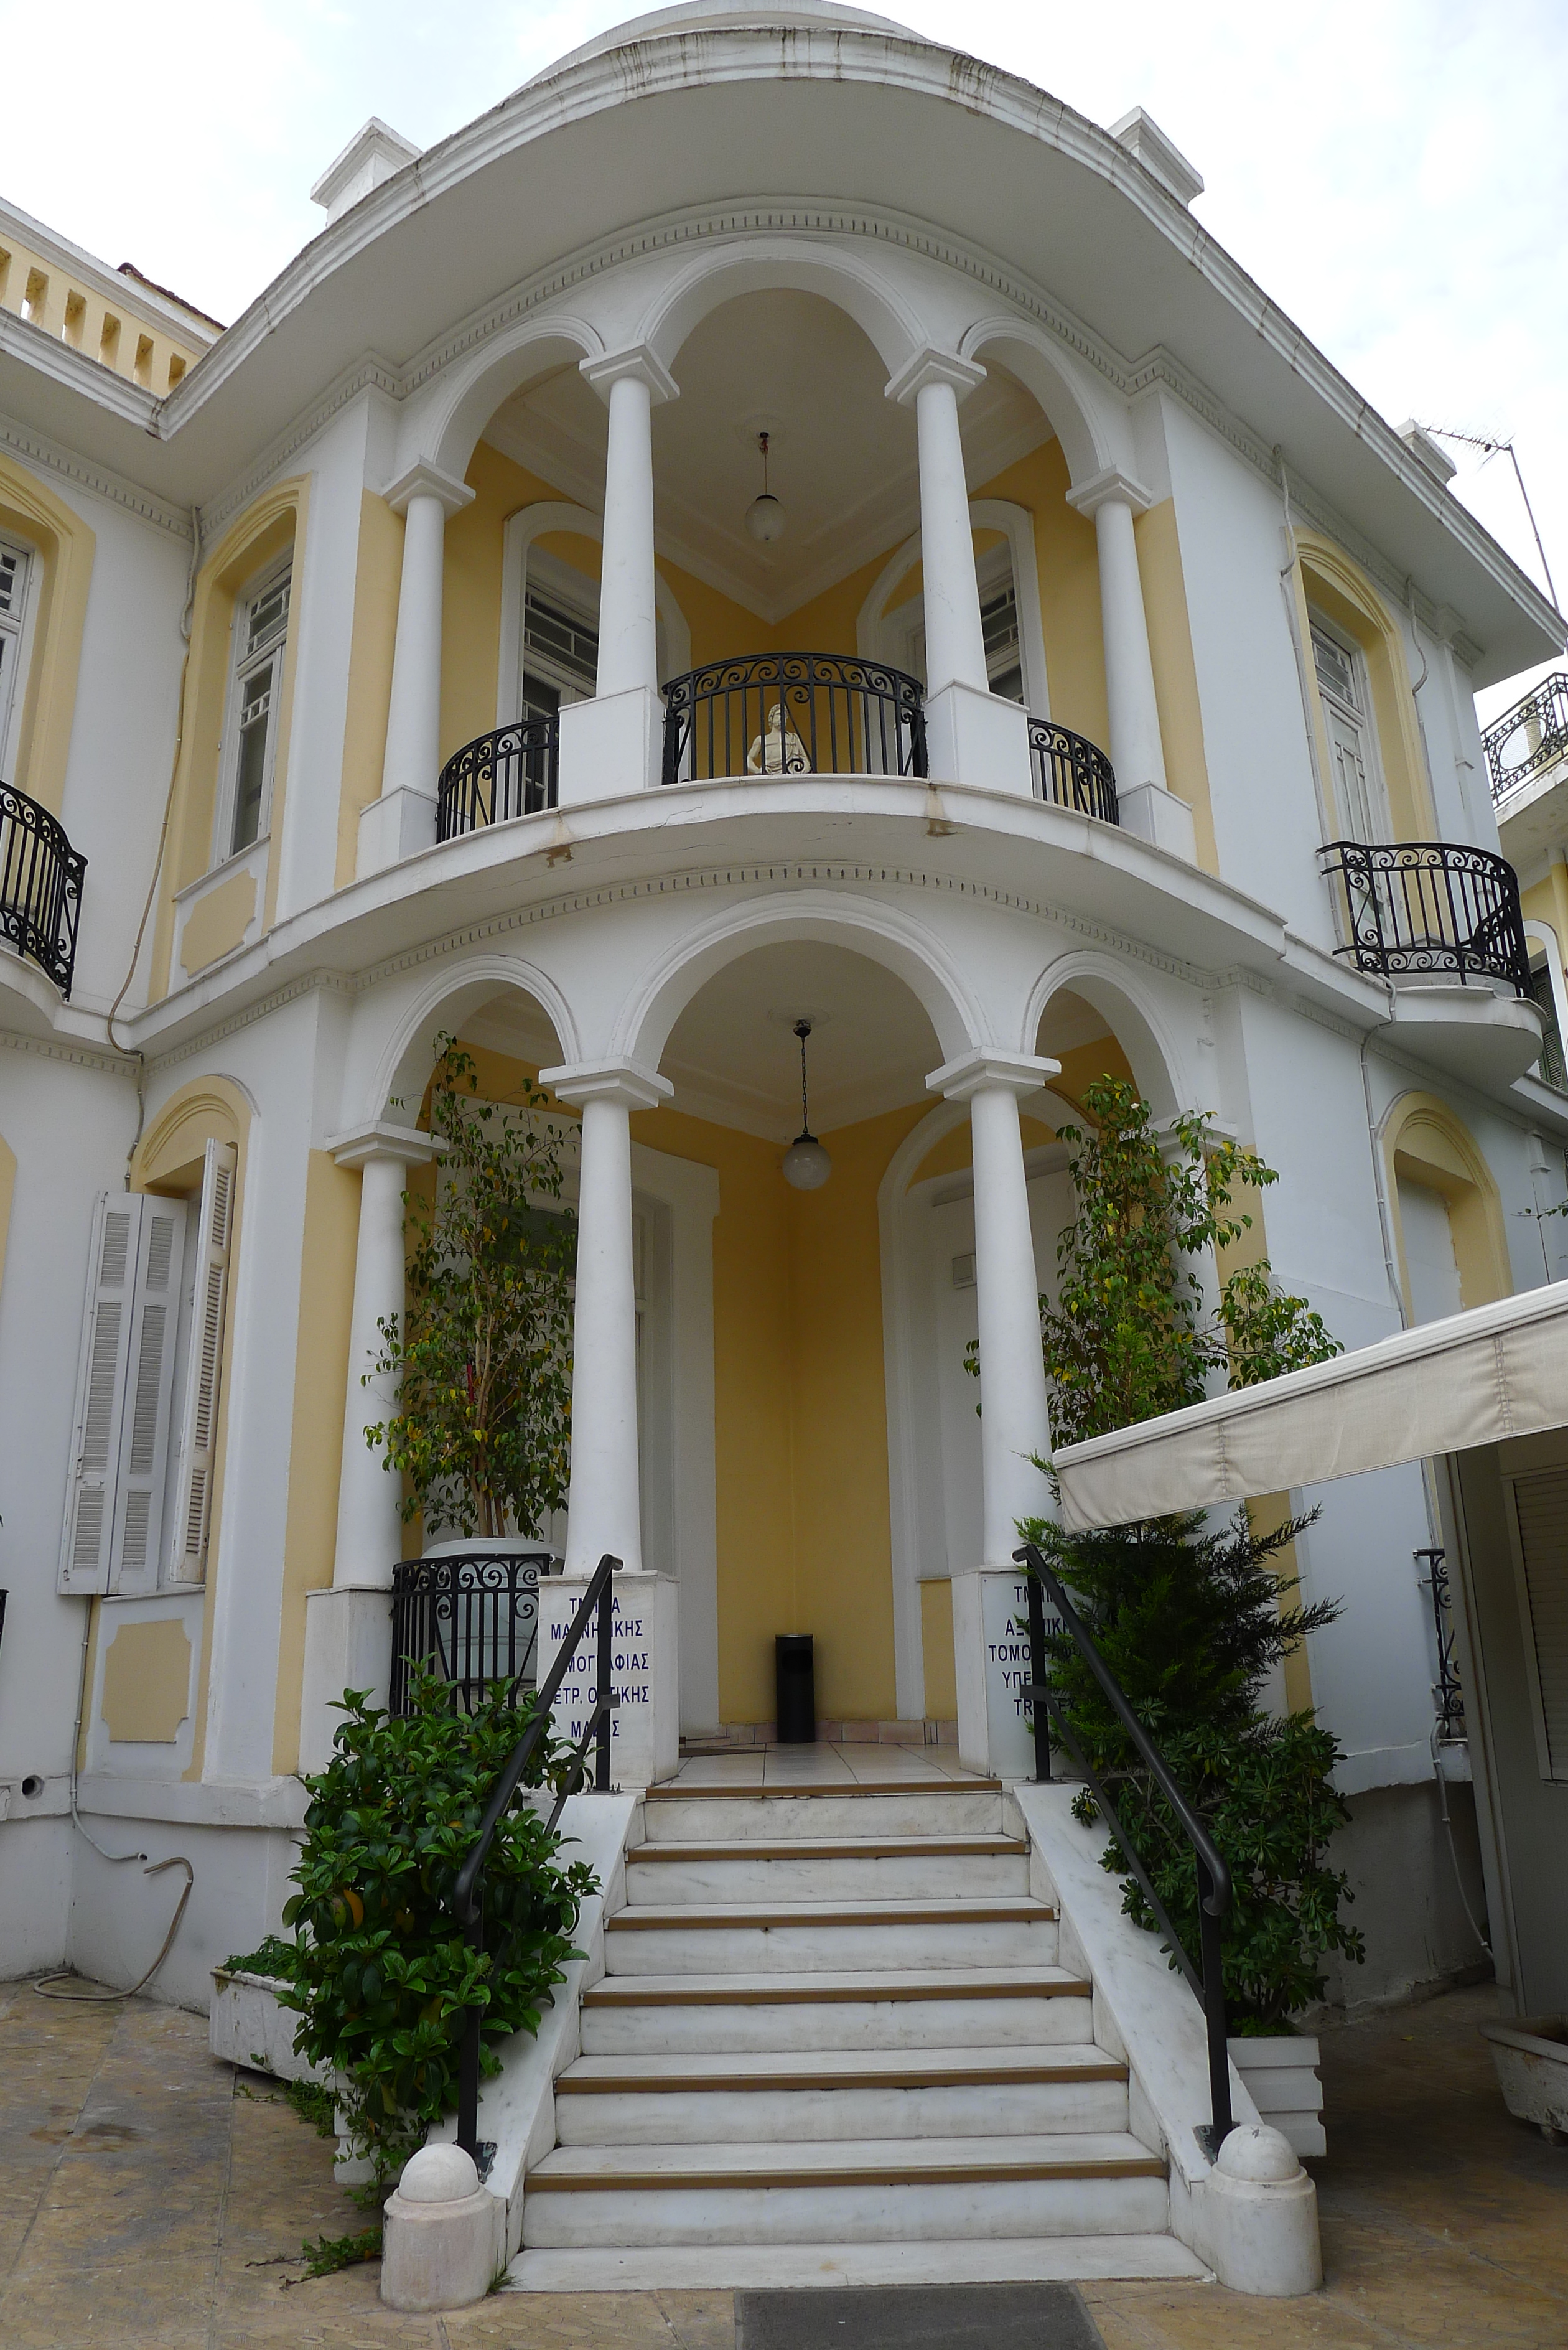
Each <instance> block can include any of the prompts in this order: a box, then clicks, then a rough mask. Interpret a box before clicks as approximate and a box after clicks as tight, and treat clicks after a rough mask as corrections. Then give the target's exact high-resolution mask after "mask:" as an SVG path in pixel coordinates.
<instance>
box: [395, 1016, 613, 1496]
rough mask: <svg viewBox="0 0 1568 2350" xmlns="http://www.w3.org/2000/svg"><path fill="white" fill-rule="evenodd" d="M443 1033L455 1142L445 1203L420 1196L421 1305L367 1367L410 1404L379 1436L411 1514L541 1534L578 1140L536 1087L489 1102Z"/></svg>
mask: <svg viewBox="0 0 1568 2350" xmlns="http://www.w3.org/2000/svg"><path fill="white" fill-rule="evenodd" d="M439 1043H440V1046H441V1060H440V1062H439V1063H438V1065H437V1069H436V1075H435V1080H434V1083H433V1085H432V1087H431V1132H432V1133H437V1134H441V1135H442V1136H444V1137H445V1139H446V1149H445V1153H444V1158H443V1164H442V1167H441V1177H440V1180H439V1182H438V1186H437V1191H436V1197H435V1200H434V1201H433V1203H432V1202H431V1201H428V1200H426V1199H424V1198H422V1197H421V1196H419V1195H418V1194H415V1193H412V1192H410V1193H407V1194H405V1201H406V1204H407V1209H408V1217H407V1226H406V1229H407V1230H408V1232H409V1234H410V1239H411V1242H412V1248H411V1251H410V1257H409V1266H408V1303H407V1305H406V1308H405V1310H404V1312H403V1313H402V1314H401V1315H397V1314H392V1315H387V1316H385V1317H384V1318H383V1319H382V1321H381V1322H380V1324H379V1328H380V1333H381V1355H380V1358H379V1361H378V1362H377V1364H376V1366H375V1369H374V1371H373V1372H371V1373H369V1374H368V1375H367V1383H368V1382H369V1378H389V1379H390V1380H392V1381H393V1382H394V1383H395V1386H396V1392H397V1397H398V1409H397V1410H396V1411H395V1412H394V1413H393V1414H392V1416H391V1417H390V1418H389V1419H387V1420H386V1421H384V1422H382V1423H380V1424H379V1425H378V1426H376V1427H374V1428H371V1429H369V1430H367V1431H366V1437H367V1441H368V1442H369V1444H370V1445H371V1446H372V1447H375V1446H380V1447H382V1448H383V1449H384V1450H385V1452H386V1466H387V1469H388V1470H389V1471H390V1472H393V1473H396V1474H400V1476H401V1477H402V1480H403V1487H404V1492H403V1501H402V1513H403V1516H404V1518H405V1520H408V1519H412V1518H414V1517H415V1516H417V1515H419V1514H420V1513H421V1512H422V1513H424V1517H425V1523H426V1528H427V1531H430V1530H432V1529H435V1528H441V1529H443V1530H445V1531H447V1532H448V1533H450V1534H454V1535H459V1536H468V1537H474V1536H478V1537H480V1538H481V1539H488V1540H491V1541H493V1540H495V1539H497V1538H504V1537H505V1536H507V1535H508V1534H511V1533H513V1532H514V1531H515V1532H516V1533H517V1534H521V1535H522V1536H524V1538H526V1537H528V1536H532V1535H535V1534H537V1533H538V1530H539V1528H540V1527H541V1525H542V1524H543V1523H544V1522H545V1519H546V1518H547V1517H548V1515H549V1513H551V1511H553V1510H558V1509H561V1508H563V1507H564V1506H565V1503H566V1483H567V1471H568V1462H569V1451H570V1436H571V1360H572V1357H571V1342H572V1302H571V1282H572V1269H573V1264H574V1263H575V1258H576V1227H575V1224H574V1222H573V1221H572V1219H571V1218H570V1217H569V1216H567V1215H566V1214H564V1213H563V1212H562V1211H559V1210H558V1209H552V1208H551V1207H549V1206H548V1205H546V1204H543V1203H545V1202H549V1201H558V1200H559V1198H560V1196H561V1179H562V1164H561V1161H562V1149H563V1139H564V1138H563V1135H562V1132H561V1129H560V1128H559V1127H558V1125H556V1123H554V1122H553V1121H551V1120H550V1119H549V1118H546V1117H545V1115H544V1114H543V1113H544V1112H545V1107H546V1104H545V1096H544V1095H543V1094H541V1093H539V1092H538V1091H537V1090H536V1089H535V1087H524V1089H523V1093H522V1097H521V1099H520V1101H516V1102H514V1104H510V1105H503V1104H501V1103H498V1102H493V1101H487V1100H483V1099H482V1098H481V1097H480V1094H479V1077H478V1071H477V1069H476V1067H475V1066H474V1063H473V1061H472V1057H471V1056H470V1055H469V1054H467V1053H466V1052H464V1051H463V1050H462V1047H461V1046H460V1045H458V1044H457V1043H456V1041H455V1039H454V1038H452V1036H449V1035H443V1036H442V1037H441V1038H440V1040H439Z"/></svg>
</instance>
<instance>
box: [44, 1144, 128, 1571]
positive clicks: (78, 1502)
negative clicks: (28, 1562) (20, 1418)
mask: <svg viewBox="0 0 1568 2350" xmlns="http://www.w3.org/2000/svg"><path fill="white" fill-rule="evenodd" d="M141 1205H142V1203H141V1201H140V1197H139V1196H138V1195H137V1194H136V1193H134V1192H116V1191H105V1192H102V1193H101V1194H100V1195H99V1202H98V1206H97V1208H96V1209H95V1211H94V1213H93V1228H92V1255H91V1258H90V1260H89V1263H90V1264H91V1268H92V1269H91V1272H90V1274H88V1295H87V1312H86V1315H85V1318H84V1321H83V1325H82V1346H81V1358H80V1362H79V1365H78V1371H77V1403H76V1414H75V1419H74V1420H73V1423H72V1428H71V1467H70V1483H69V1487H68V1489H67V1498H66V1523H65V1531H64V1534H63V1537H62V1540H61V1544H60V1568H59V1588H60V1590H61V1591H65V1592H82V1593H94V1592H103V1591H107V1590H108V1589H109V1538H110V1535H111V1534H112V1532H113V1528H114V1489H115V1483H116V1480H117V1477H118V1474H119V1448H120V1420H121V1417H122V1412H121V1407H122V1405H123V1402H124V1399H125V1367H126V1342H127V1340H128V1338H129V1336H130V1321H131V1301H132V1296H133V1294H134V1290H135V1285H136V1261H137V1253H138V1244H139V1243H140V1237H141Z"/></svg>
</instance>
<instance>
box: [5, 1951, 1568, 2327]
mask: <svg viewBox="0 0 1568 2350" xmlns="http://www.w3.org/2000/svg"><path fill="white" fill-rule="evenodd" d="M1493 2007H1494V1998H1493V1994H1492V1993H1491V1992H1490V1990H1485V1989H1483V1990H1480V1991H1458V1992H1453V1993H1451V1994H1449V1996H1447V1997H1445V1998H1443V1999H1440V2000H1434V2001H1432V2002H1430V2003H1429V2004H1428V2005H1425V2006H1422V2007H1417V2008H1411V2009H1405V2010H1402V2011H1399V2012H1396V2013H1393V2014H1391V2015H1386V2016H1383V2017H1380V2018H1377V2019H1376V2020H1375V2021H1372V2022H1364V2023H1357V2024H1353V2025H1349V2026H1346V2027H1345V2028H1343V2029H1341V2030H1338V2031H1335V2032H1333V2033H1329V2034H1327V2035H1326V2036H1325V2046H1324V2074H1325V2076H1326V2082H1327V2092H1328V2127H1329V2136H1330V2141H1331V2143H1332V2145H1333V2147H1334V2152H1333V2154H1332V2156H1331V2157H1330V2158H1329V2159H1328V2160H1327V2161H1326V2162H1324V2163H1321V2164H1317V2165H1315V2166H1314V2168H1315V2170H1316V2173H1317V2177H1318V2183H1319V2190H1320V2196H1321V2201H1322V2210H1323V2220H1324V2254H1325V2259H1326V2262H1327V2269H1328V2282H1327V2284H1326V2286H1325V2288H1324V2291H1323V2292H1322V2293H1317V2294H1314V2296H1313V2297H1312V2298H1311V2299H1310V2300H1307V2301H1302V2302H1289V2303H1285V2302H1258V2301H1248V2300H1244V2299H1242V2298H1241V2297H1240V2296H1238V2295H1235V2294H1232V2293H1223V2292H1221V2291H1220V2289H1219V2288H1218V2287H1216V2286H1204V2285H1137V2284H1127V2285H1098V2286H1091V2287H1089V2288H1087V2289H1086V2291H1085V2300H1086V2301H1087V2303H1088V2305H1089V2308H1090V2310H1091V2312H1092V2314H1093V2315H1094V2318H1095V2320H1096V2324H1098V2326H1099V2328H1100V2332H1101V2334H1102V2335H1103V2337H1104V2340H1105V2343H1106V2350H1265V2345H1266V2350H1428V2345H1433V2350H1436V2345H1441V2350H1563V2345H1565V2344H1568V2148H1552V2147H1548V2146H1547V2145H1546V2144H1545V2143H1544V2141H1543V2140H1542V2138H1541V2137H1539V2136H1538V2135H1536V2134H1535V2133H1534V2132H1533V2131H1531V2130H1528V2129H1526V2128H1525V2127H1524V2126H1522V2125H1521V2124H1518V2123H1514V2122H1511V2121H1510V2120H1509V2118H1508V2116H1506V2114H1505V2113H1504V2112H1503V2109H1502V2106H1501V2101H1500V2099H1499V2097H1498V2095H1497V2090H1496V2085H1495V2083H1494V2080H1493V2076H1492V2071H1491V2063H1490V2056H1489V2054H1488V2053H1487V2050H1486V2047H1485V2044H1484V2043H1482V2041H1481V2040H1480V2036H1479V2034H1478V2033H1477V2030H1476V2026H1477V2024H1478V2023H1479V2022H1480V2019H1481V2018H1482V2016H1484V2015H1487V2014H1489V2013H1490V2012H1493ZM362 2225H363V2220H362V2219H361V2216H360V2214H359V2213H358V2211H357V2210H355V2209H354V2207H353V2205H352V2204H350V2203H349V2201H348V2199H347V2197H346V2196H344V2195H342V2194H341V2193H340V2192H339V2191H338V2190H337V2189H336V2188H335V2187H334V2185H333V2183H332V2175H331V2153H330V2148H329V2147H328V2146H327V2143H325V2142H324V2141H323V2140H321V2139H319V2138H317V2137H315V2136H314V2135H313V2134H312V2133H311V2132H310V2131H308V2130H307V2129H306V2127H305V2126H304V2125H303V2124H301V2123H300V2122H299V2121H297V2120H296V2117H295V2115H294V2113H293V2111H292V2109H291V2108H290V2107H289V2106H286V2104H285V2103H284V2102H283V2101H282V2099H281V2098H280V2097H276V2096H275V2095H273V2094H272V2093H271V2092H270V2089H269V2086H268V2085H267V2084H266V2083H265V2082H263V2081H261V2080H260V2079H259V2078H257V2077H255V2076H254V2075H248V2074H241V2075H239V2076H237V2077H236V2076H235V2075H234V2074H232V2073H231V2071H230V2069H229V2067H228V2066H226V2065H221V2064H215V2063H214V2062H213V2059H212V2058H211V2057H210V2056H209V2055H208V2054H207V2048H206V2037H205V2027H204V2025H203V2024H202V2022H201V2021H200V2020H199V2019H197V2018H195V2017H192V2016H189V2015H185V2014H182V2013H180V2012H177V2011H175V2010H172V2009H170V2008H165V2007H159V2006H156V2005H154V2004H153V2003H152V2002H150V2001H147V2000H137V2001H133V2002H130V2005H129V2006H113V2007H107V2006H106V2007H86V2006H67V2005H65V2004H63V2003H59V2002H45V2001H43V2000H42V1999H39V1998H38V1997H36V1995H35V1994H34V1992H33V1991H31V1990H30V1989H29V1988H28V1987H27V1986H26V1984H8V1985H0V2344H4V2345H5V2350H87V2345H93V2344H96V2343H103V2344H113V2345H117V2350H151V2345H158V2350H250V2345H257V2350H260V2345H285V2344H286V2345H290V2350H294V2345H298V2350H309V2345H335V2346H340V2350H381V2345H409V2350H736V2334H735V2322H734V2311H733V2306H732V2297H731V2296H730V2295H729V2294H728V2293H657V2294H655V2293H621V2294H602V2295H600V2294H594V2295H584V2296H581V2297H577V2298H570V2299H568V2298H566V2297H561V2298H545V2297H535V2296H532V2295H527V2296H524V2295H507V2296H502V2297H498V2298H496V2299H493V2300H491V2301H488V2302H486V2303H483V2304H482V2305H481V2306H480V2307H479V2308H478V2309H476V2310H473V2311H471V2312H468V2313H466V2314H461V2315H456V2316H452V2317H448V2318H445V2319H437V2318H407V2317H405V2318H399V2317H394V2316H392V2315H391V2314H389V2312H387V2311H384V2310H383V2309H382V2308H381V2306H380V2303H379V2301H378V2299H377V2297H376V2287H377V2276H378V2272H377V2270H376V2269H375V2268H374V2267H373V2266H372V2267H368V2268H359V2269H355V2270H352V2271H348V2272H344V2273H342V2274H340V2275H337V2276H333V2277H325V2278H320V2279H317V2280H314V2281H310V2282H304V2283H299V2284H293V2285H290V2284H286V2282H285V2281H286V2279H288V2278H290V2277H292V2276H295V2275H296V2274H297V2269H296V2268H293V2267H289V2266H286V2265H279V2264H276V2263H277V2261H278V2256H279V2255H280V2254H282V2255H290V2254H294V2253H296V2252H297V2251H298V2249H299V2245H300V2243H301V2241H302V2240H303V2239H304V2238H306V2237H307V2236H308V2237H312V2238H314V2237H316V2236H317V2235H320V2234H326V2235H330V2236H338V2235H346V2234H348V2233H350V2232H351V2231H353V2230H357V2229H358V2228H359V2227H360V2226H362ZM851 2350H852V2345H851Z"/></svg>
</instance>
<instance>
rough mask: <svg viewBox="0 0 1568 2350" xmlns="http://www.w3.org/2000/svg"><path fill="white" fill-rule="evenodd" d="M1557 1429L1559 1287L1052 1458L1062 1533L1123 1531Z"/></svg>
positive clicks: (1561, 1396) (1567, 1381) (1427, 1326)
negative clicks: (1131, 1524)
mask: <svg viewBox="0 0 1568 2350" xmlns="http://www.w3.org/2000/svg"><path fill="white" fill-rule="evenodd" d="M1564 1424H1568V1281H1558V1282H1553V1283H1552V1284H1551V1286H1550V1287H1549V1288H1544V1289H1532V1290H1527V1291H1526V1292H1525V1294H1524V1295H1523V1296H1521V1297H1504V1298H1501V1299H1500V1300H1499V1302H1498V1303H1497V1304H1496V1305H1478V1306H1476V1307H1475V1308H1474V1309H1473V1310H1472V1311H1471V1312H1470V1313H1469V1314H1455V1315H1451V1316H1450V1317H1449V1320H1447V1321H1445V1322H1427V1323H1423V1324H1422V1325H1421V1326H1420V1327H1419V1328H1418V1329H1415V1330H1402V1331H1400V1332H1399V1334H1398V1336H1397V1337H1393V1338H1385V1339H1383V1340H1381V1341H1380V1342H1379V1344H1378V1345H1376V1347H1362V1348H1361V1349H1360V1350H1359V1351H1358V1352H1357V1353H1355V1354H1354V1355H1340V1356H1338V1357H1336V1358H1335V1360H1334V1361H1333V1362H1332V1363H1314V1365H1313V1366H1312V1367H1311V1369H1310V1370H1304V1371H1292V1372H1291V1373H1289V1374H1288V1376H1287V1377H1286V1378H1281V1379H1268V1380H1265V1381H1264V1382H1263V1383H1262V1385H1261V1386H1259V1387H1255V1388H1238V1389H1237V1390H1236V1391H1235V1392H1234V1393H1233V1394H1230V1395H1222V1396H1215V1397H1213V1398H1211V1399H1210V1401H1209V1402H1207V1403H1199V1404H1193V1405H1191V1406H1190V1407H1189V1409H1187V1410H1186V1411H1172V1412H1167V1413H1166V1414H1165V1415H1164V1417H1163V1418H1161V1419H1146V1420H1143V1421H1140V1422H1139V1424H1138V1425H1137V1427H1136V1428H1123V1429H1118V1430H1116V1432H1115V1434H1114V1435H1110V1436H1096V1437H1094V1438H1091V1440H1089V1442H1088V1443H1086V1444H1073V1445H1069V1446H1067V1447H1066V1448H1065V1449H1064V1451H1060V1452H1058V1453H1057V1454H1056V1456H1055V1466H1056V1472H1057V1475H1058V1477H1059V1478H1060V1480H1061V1486H1062V1518H1063V1523H1064V1524H1065V1525H1066V1526H1067V1527H1068V1528H1069V1529H1071V1530H1073V1531H1075V1532H1076V1531H1078V1530H1080V1529H1082V1528H1085V1527H1088V1526H1116V1525H1124V1524H1126V1523H1127V1521H1128V1520H1129V1519H1131V1518H1157V1517H1165V1516H1168V1514H1170V1513H1172V1512H1174V1511H1177V1510H1201V1509H1208V1508H1210V1507H1212V1506H1213V1505H1214V1504H1215V1503H1223V1502H1240V1501H1243V1500H1245V1499H1246V1497H1247V1496H1248V1495H1249V1494H1253V1493H1282V1492H1290V1491H1291V1490H1292V1489H1293V1488H1297V1487H1300V1486H1303V1485H1321V1484H1325V1483H1327V1482H1328V1481H1329V1480H1330V1479H1331V1478H1334V1477H1358V1476H1360V1475H1361V1474H1362V1473H1363V1472H1364V1471H1366V1470H1369V1469H1391V1468H1393V1467H1394V1466H1395V1465H1396V1464H1397V1462H1399V1461H1419V1460H1422V1459H1423V1458H1425V1457H1426V1456H1427V1455H1428V1454H1430V1453H1437V1452H1462V1451H1466V1450H1467V1449H1468V1448H1469V1446H1471V1445H1476V1444H1496V1443H1498V1442H1499V1441H1501V1439H1502V1438H1504V1437H1509V1436H1533V1435H1536V1434H1538V1433H1539V1432H1540V1431H1541V1430H1542V1429H1548V1428H1560V1427H1562V1426H1563V1425H1564Z"/></svg>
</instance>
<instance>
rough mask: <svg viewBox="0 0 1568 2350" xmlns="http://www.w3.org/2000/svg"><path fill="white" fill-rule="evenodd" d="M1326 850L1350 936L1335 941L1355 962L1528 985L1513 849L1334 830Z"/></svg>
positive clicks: (1369, 967)
mask: <svg viewBox="0 0 1568 2350" xmlns="http://www.w3.org/2000/svg"><path fill="white" fill-rule="evenodd" d="M1319 854H1320V855H1321V856H1322V858H1324V867H1323V870H1324V875H1325V876H1326V877H1327V878H1328V879H1329V880H1330V881H1331V882H1332V883H1333V884H1334V888H1335V892H1336V896H1337V899H1338V903H1339V913H1340V920H1341V924H1342V927H1343V930H1344V931H1345V938H1346V941H1347V942H1346V944H1345V945H1344V946H1341V947H1336V948H1335V950H1334V951H1335V953H1336V954H1342V955H1348V956H1350V957H1351V958H1352V959H1353V960H1354V962H1355V968H1356V969H1357V971H1366V972H1375V973H1376V975H1377V976H1378V977H1379V978H1381V979H1393V980H1399V979H1404V980H1423V979H1426V980H1430V979H1438V978H1442V977H1445V976H1451V977H1454V978H1457V979H1458V980H1459V982H1460V983H1461V985H1467V986H1468V985H1469V983H1470V982H1471V981H1478V982H1480V983H1485V982H1487V981H1501V982H1502V983H1504V984H1505V985H1507V986H1509V987H1511V988H1512V989H1513V991H1514V993H1515V994H1516V995H1528V994H1529V993H1530V992H1531V988H1530V949H1529V947H1528V945H1527V944H1526V942H1525V936H1524V914H1523V910H1522V909H1521V906H1520V902H1519V877H1518V875H1517V874H1516V873H1515V872H1514V869H1513V868H1512V866H1511V865H1510V864H1509V862H1508V860H1507V858H1502V857H1494V856H1493V855H1492V853H1491V851H1490V849H1486V848H1466V847H1461V846H1460V845H1459V843H1457V842H1454V841H1447V840H1396V841H1390V842H1387V843H1385V844H1379V845H1377V846H1376V847H1369V846H1368V845H1367V844H1366V842H1365V841H1359V840H1332V841H1330V842H1329V843H1328V844H1327V845H1326V847H1324V848H1323V849H1321V850H1320V851H1319Z"/></svg>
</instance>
